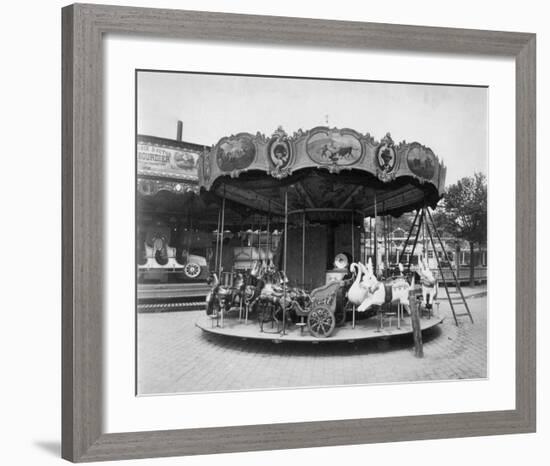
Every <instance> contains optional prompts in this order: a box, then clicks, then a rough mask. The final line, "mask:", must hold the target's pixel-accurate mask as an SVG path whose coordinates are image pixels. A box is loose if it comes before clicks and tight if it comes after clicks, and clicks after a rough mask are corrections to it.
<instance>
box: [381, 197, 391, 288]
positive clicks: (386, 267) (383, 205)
mask: <svg viewBox="0 0 550 466" xmlns="http://www.w3.org/2000/svg"><path fill="white" fill-rule="evenodd" d="M382 208H383V209H384V211H385V210H386V206H385V204H383V203H382ZM383 231H384V277H385V278H387V277H388V272H389V270H388V269H389V261H388V216H387V215H384V230H383Z"/></svg>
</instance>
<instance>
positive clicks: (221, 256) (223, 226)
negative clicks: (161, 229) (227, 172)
mask: <svg viewBox="0 0 550 466" xmlns="http://www.w3.org/2000/svg"><path fill="white" fill-rule="evenodd" d="M224 229H225V186H224V188H223V201H222V228H221V238H220V263H219V267H220V269H219V271H220V273H219V276H220V280H221V279H222V270H223V265H222V259H223V233H224ZM224 311H225V301H224V305H223V306H221V319H222V324H221V327H222V328H223V319H224Z"/></svg>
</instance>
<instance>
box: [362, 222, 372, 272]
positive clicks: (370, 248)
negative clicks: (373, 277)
mask: <svg viewBox="0 0 550 466" xmlns="http://www.w3.org/2000/svg"><path fill="white" fill-rule="evenodd" d="M369 256H371V257H372V217H369ZM367 259H368V256H365V258H364V263H365V264H366V263H367Z"/></svg>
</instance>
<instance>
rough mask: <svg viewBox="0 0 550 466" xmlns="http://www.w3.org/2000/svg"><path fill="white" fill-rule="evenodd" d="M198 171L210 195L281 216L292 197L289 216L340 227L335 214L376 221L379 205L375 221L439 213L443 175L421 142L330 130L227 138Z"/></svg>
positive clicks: (202, 158) (202, 160)
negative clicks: (302, 214)
mask: <svg viewBox="0 0 550 466" xmlns="http://www.w3.org/2000/svg"><path fill="white" fill-rule="evenodd" d="M198 169H199V187H200V188H201V190H203V191H207V192H209V193H208V194H206V193H205V194H206V195H212V194H213V195H215V196H219V197H225V198H226V199H227V200H229V201H231V202H232V203H235V204H240V205H243V206H247V207H248V208H252V209H254V210H256V211H260V212H271V213H272V214H274V215H283V214H284V204H285V193H287V195H288V210H289V211H290V212H292V211H304V210H305V211H307V212H308V216H310V215H314V216H317V217H319V218H321V217H324V216H328V217H329V220H335V221H339V220H340V218H338V215H339V214H338V213H337V212H338V211H340V213H341V215H344V216H345V215H346V214H345V212H346V211H348V212H358V213H360V214H361V215H364V216H374V214H375V200H376V213H377V214H378V215H384V214H392V215H394V216H398V215H401V214H402V213H403V212H408V211H411V210H414V209H416V208H418V207H421V206H422V205H423V204H424V203H426V204H427V205H430V206H431V207H435V205H436V204H437V202H438V201H439V199H440V198H441V196H442V194H443V190H444V187H445V174H446V167H445V166H444V165H443V163H441V162H440V161H439V159H438V157H437V156H436V155H435V154H434V153H433V151H432V150H431V149H430V148H428V147H425V146H423V145H422V144H420V143H418V142H412V143H406V142H404V141H403V142H401V143H399V144H398V145H395V144H394V142H393V141H392V139H391V137H390V135H389V134H387V135H386V136H385V137H384V138H383V139H382V140H381V141H380V142H377V141H375V140H374V138H373V137H372V136H370V134H366V135H363V134H360V133H358V132H356V131H354V130H352V129H337V128H328V127H316V128H313V129H311V130H309V131H305V132H304V131H301V130H300V131H298V132H296V133H294V134H293V135H292V136H289V135H287V134H286V133H285V132H284V131H283V130H282V128H279V129H278V130H277V131H275V132H274V133H273V135H272V136H271V137H266V136H264V135H262V134H259V133H257V134H256V135H252V134H250V133H239V134H236V135H232V136H229V137H224V138H222V139H220V141H219V142H218V143H217V144H216V145H215V146H213V147H212V148H210V149H208V150H205V152H204V153H203V154H202V155H201V156H200V158H199V162H198ZM329 213H330V214H329ZM341 215H340V216H341ZM350 215H351V214H350ZM335 216H336V217H335Z"/></svg>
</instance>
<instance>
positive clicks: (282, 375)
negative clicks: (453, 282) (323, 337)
mask: <svg viewBox="0 0 550 466" xmlns="http://www.w3.org/2000/svg"><path fill="white" fill-rule="evenodd" d="M481 291H483V290H481ZM464 294H465V295H466V296H470V297H469V298H468V304H469V306H470V310H471V312H472V315H473V318H474V322H475V323H474V324H471V323H470V321H469V319H468V318H467V317H461V318H459V322H460V325H459V326H458V327H456V326H455V324H454V321H453V318H452V314H451V312H450V308H449V303H448V302H446V300H444V299H442V298H441V299H440V301H441V306H440V314H441V315H442V316H445V320H444V321H443V323H442V324H441V325H438V326H436V327H434V328H433V329H431V330H429V331H427V332H425V333H424V334H423V341H424V358H422V359H418V358H415V357H414V355H413V350H412V336H411V335H406V336H403V337H396V338H391V339H389V340H374V341H363V342H361V341H359V342H355V343H347V342H342V343H326V342H325V343H321V344H317V345H313V344H310V343H308V344H304V343H292V342H285V343H281V344H273V343H272V342H270V341H256V340H244V341H243V340H240V339H232V338H228V337H223V336H216V335H209V334H205V333H204V332H203V331H201V330H200V329H199V328H197V327H195V322H196V321H197V320H198V319H199V317H200V316H201V315H202V312H191V311H184V312H165V313H155V314H139V315H138V346H137V350H138V379H139V380H138V392H139V393H140V394H153V393H177V392H180V393H181V392H203V391H225V390H246V389H262V388H282V387H305V386H327V385H347V384H368V383H384V382H385V383H390V382H410V381H425V380H448V379H471V378H484V377H486V374H487V313H486V303H487V299H486V297H485V296H484V295H483V293H480V289H464ZM480 294H481V296H480ZM462 310H463V307H462V306H461V307H460V312H462Z"/></svg>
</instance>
